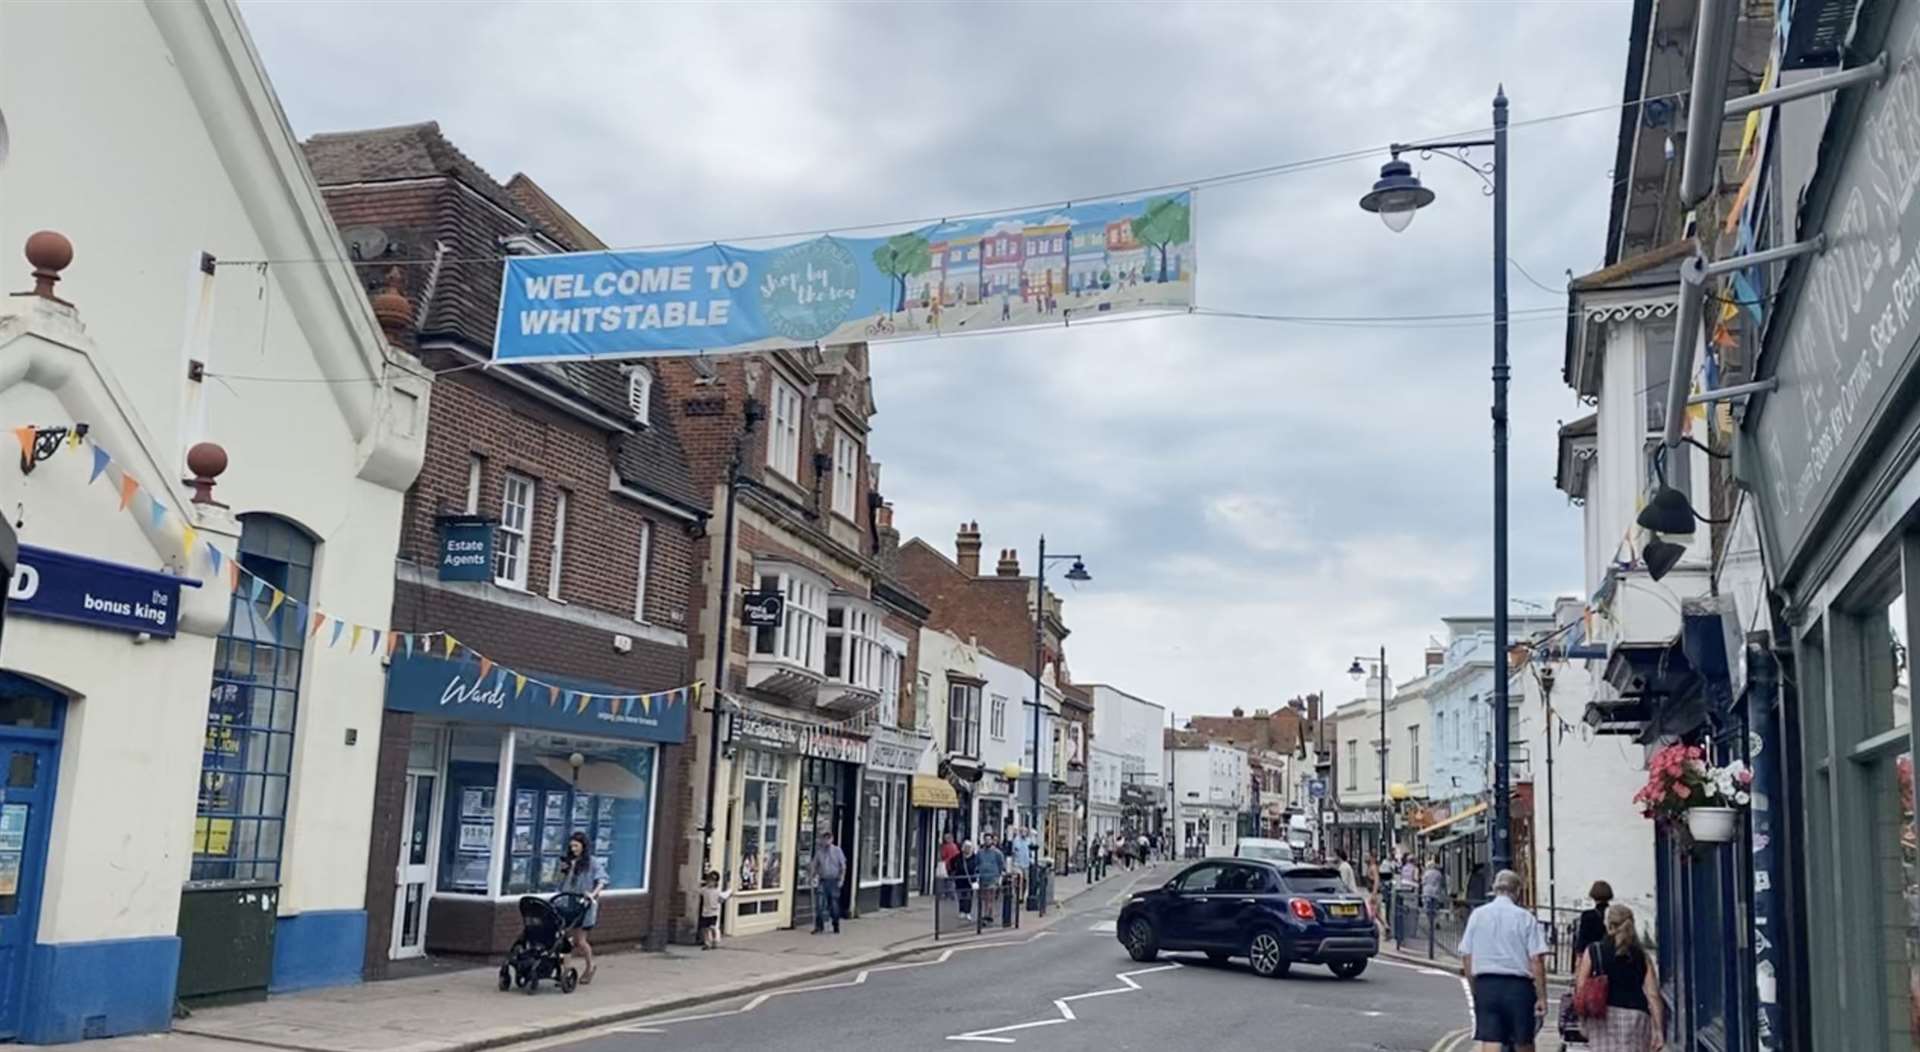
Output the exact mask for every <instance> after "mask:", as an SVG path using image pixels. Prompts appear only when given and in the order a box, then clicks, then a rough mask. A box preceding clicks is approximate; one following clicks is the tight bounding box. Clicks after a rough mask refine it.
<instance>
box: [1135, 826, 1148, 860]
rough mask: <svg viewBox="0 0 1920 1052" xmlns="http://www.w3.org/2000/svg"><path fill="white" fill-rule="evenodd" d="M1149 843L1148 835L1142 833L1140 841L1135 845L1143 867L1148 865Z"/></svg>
mask: <svg viewBox="0 0 1920 1052" xmlns="http://www.w3.org/2000/svg"><path fill="white" fill-rule="evenodd" d="M1147 843H1148V841H1147V834H1145V833H1142V834H1140V839H1139V840H1138V841H1136V842H1135V843H1134V845H1133V846H1134V847H1135V848H1136V849H1137V850H1138V851H1139V853H1140V864H1141V865H1143V866H1144V865H1146V864H1147V858H1148V855H1147Z"/></svg>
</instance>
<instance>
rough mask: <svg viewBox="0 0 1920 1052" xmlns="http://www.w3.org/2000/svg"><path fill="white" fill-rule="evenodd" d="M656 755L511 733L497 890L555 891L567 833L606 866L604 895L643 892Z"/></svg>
mask: <svg viewBox="0 0 1920 1052" xmlns="http://www.w3.org/2000/svg"><path fill="white" fill-rule="evenodd" d="M657 757H658V753H657V751H656V750H655V748H654V747H653V746H651V745H644V744H639V743H632V742H610V741H605V740H598V739H584V738H568V737H563V736H560V735H555V734H543V733H536V732H530V731H516V732H515V740H514V748H513V797H512V799H513V812H512V814H513V821H512V824H511V825H510V826H509V827H508V833H507V863H506V873H505V876H504V879H503V880H502V881H501V890H502V892H503V893H505V894H509V895H517V894H523V893H527V892H542V893H546V892H553V891H557V890H559V888H560V883H561V881H562V879H564V876H565V874H564V871H563V869H562V862H563V860H564V859H565V858H566V852H567V839H568V838H569V837H571V836H572V835H573V834H574V833H581V834H584V835H585V836H586V838H587V843H588V844H589V845H590V847H591V850H592V852H593V856H594V857H595V858H597V859H599V860H600V861H601V863H602V864H603V865H605V866H606V869H607V887H608V888H609V889H612V890H615V891H620V890H644V889H645V888H646V886H647V861H648V852H647V847H648V844H649V842H650V840H651V837H652V831H653V796H654V794H653V782H654V764H655V762H656V760H657ZM574 760H579V761H581V763H580V766H579V767H577V768H576V767H575V766H574V764H573V761H574Z"/></svg>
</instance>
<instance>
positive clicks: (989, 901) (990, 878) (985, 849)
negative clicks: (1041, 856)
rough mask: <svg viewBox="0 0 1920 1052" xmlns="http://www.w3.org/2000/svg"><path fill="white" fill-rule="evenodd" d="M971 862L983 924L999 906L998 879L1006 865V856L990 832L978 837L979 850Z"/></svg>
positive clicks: (999, 879)
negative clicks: (978, 893) (975, 877)
mask: <svg viewBox="0 0 1920 1052" xmlns="http://www.w3.org/2000/svg"><path fill="white" fill-rule="evenodd" d="M973 864H974V872H975V873H976V874H978V883H979V886H980V920H981V923H983V924H984V923H985V922H986V921H987V920H988V919H990V918H992V917H993V916H994V914H995V911H996V910H998V909H999V907H1000V881H1001V878H1002V877H1004V876H1005V875H1006V867H1007V859H1006V856H1005V855H1002V854H1001V853H1000V848H999V847H998V846H996V845H995V844H994V840H993V834H992V833H988V834H986V835H985V836H983V837H981V838H980V850H979V852H978V853H977V854H975V855H974V856H973Z"/></svg>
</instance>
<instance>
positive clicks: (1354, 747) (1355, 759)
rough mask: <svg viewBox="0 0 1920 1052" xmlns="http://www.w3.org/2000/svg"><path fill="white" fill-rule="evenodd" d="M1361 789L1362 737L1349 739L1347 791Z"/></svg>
mask: <svg viewBox="0 0 1920 1052" xmlns="http://www.w3.org/2000/svg"><path fill="white" fill-rule="evenodd" d="M1359 789H1360V739H1358V738H1348V739H1347V791H1348V792H1350V793H1351V792H1358V791H1359Z"/></svg>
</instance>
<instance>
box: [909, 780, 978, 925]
mask: <svg viewBox="0 0 1920 1052" xmlns="http://www.w3.org/2000/svg"><path fill="white" fill-rule="evenodd" d="M912 794H913V795H912V802H913V855H912V858H911V859H909V861H908V870H909V872H908V883H909V886H911V887H912V888H913V893H914V894H916V895H932V894H934V893H935V890H936V885H935V882H936V881H937V880H938V879H939V878H940V877H943V876H945V875H946V874H945V873H943V872H941V870H940V845H941V844H942V843H944V842H945V839H946V837H948V836H953V838H954V841H955V842H956V843H957V842H959V840H960V837H959V835H958V832H957V831H958V828H959V816H960V815H962V814H964V812H963V811H962V810H961V803H960V792H959V790H957V789H955V788H954V786H953V783H952V782H950V781H948V780H947V779H945V778H942V777H940V776H939V775H937V774H927V773H925V772H920V773H917V774H915V775H914V776H913V781H912Z"/></svg>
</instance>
